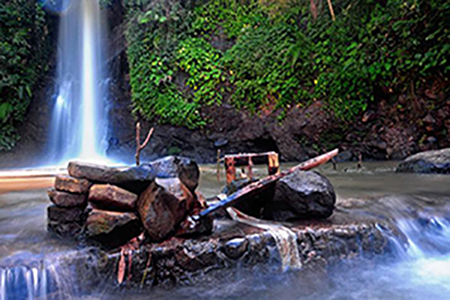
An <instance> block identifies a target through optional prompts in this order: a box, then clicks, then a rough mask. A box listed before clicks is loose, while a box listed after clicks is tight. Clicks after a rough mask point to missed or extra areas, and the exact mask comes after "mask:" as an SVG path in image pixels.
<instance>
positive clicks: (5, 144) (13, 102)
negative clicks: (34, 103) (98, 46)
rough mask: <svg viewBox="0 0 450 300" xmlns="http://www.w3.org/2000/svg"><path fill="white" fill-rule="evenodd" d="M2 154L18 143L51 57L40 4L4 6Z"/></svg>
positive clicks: (22, 1) (11, 1)
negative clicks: (21, 128) (21, 126)
mask: <svg viewBox="0 0 450 300" xmlns="http://www.w3.org/2000/svg"><path fill="white" fill-rule="evenodd" d="M0 36H1V37H2V40H1V42H0V62H1V66H2V67H1V68H0V126H1V128H2V129H1V132H0V151H1V150H9V149H11V147H12V146H13V145H14V143H15V142H16V141H17V140H18V138H19V137H18V133H17V131H16V129H15V128H16V126H18V124H20V122H21V121H22V120H23V118H24V115H25V112H26V110H27V108H28V105H29V103H30V101H31V98H32V96H33V90H34V88H35V86H36V85H37V84H38V82H39V78H40V77H41V76H42V73H43V72H45V71H46V70H47V64H46V63H44V61H46V58H47V57H48V48H46V45H47V30H46V27H45V15H44V12H43V10H42V8H41V7H40V5H39V4H37V3H35V2H34V1H27V0H7V1H6V2H3V3H1V4H0Z"/></svg>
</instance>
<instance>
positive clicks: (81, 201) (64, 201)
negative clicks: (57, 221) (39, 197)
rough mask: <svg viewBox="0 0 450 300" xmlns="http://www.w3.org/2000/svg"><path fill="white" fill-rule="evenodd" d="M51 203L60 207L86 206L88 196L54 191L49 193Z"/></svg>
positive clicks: (51, 190)
mask: <svg viewBox="0 0 450 300" xmlns="http://www.w3.org/2000/svg"><path fill="white" fill-rule="evenodd" d="M47 194H48V197H49V198H50V201H52V202H53V203H54V204H56V205H57V206H59V207H76V206H86V202H87V199H86V198H87V197H86V194H72V193H67V192H61V191H57V190H54V189H50V190H48V191H47Z"/></svg>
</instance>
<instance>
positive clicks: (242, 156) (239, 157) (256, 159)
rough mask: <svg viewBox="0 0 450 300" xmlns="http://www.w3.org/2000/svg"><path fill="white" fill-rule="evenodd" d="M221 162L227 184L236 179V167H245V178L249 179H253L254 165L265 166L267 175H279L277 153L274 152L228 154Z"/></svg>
mask: <svg viewBox="0 0 450 300" xmlns="http://www.w3.org/2000/svg"><path fill="white" fill-rule="evenodd" d="M223 160H224V165H225V170H226V174H227V184H230V183H231V182H232V181H233V180H235V179H236V167H239V166H246V167H247V172H248V174H247V176H248V177H249V178H250V179H251V178H252V177H253V170H252V167H253V166H254V165H262V164H267V167H268V173H269V175H274V174H278V173H280V163H279V160H278V153H276V152H274V151H270V152H264V153H239V154H229V155H225V156H224V158H223Z"/></svg>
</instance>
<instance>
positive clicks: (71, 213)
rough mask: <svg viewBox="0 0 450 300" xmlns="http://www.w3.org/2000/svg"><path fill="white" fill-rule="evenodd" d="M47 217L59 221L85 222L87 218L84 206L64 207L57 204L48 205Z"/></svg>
mask: <svg viewBox="0 0 450 300" xmlns="http://www.w3.org/2000/svg"><path fill="white" fill-rule="evenodd" d="M47 218H48V220H49V221H52V222H57V223H80V224H81V223H83V222H84V221H85V220H86V213H85V209H84V208H79V207H75V208H63V207H58V206H56V205H50V206H49V207H47Z"/></svg>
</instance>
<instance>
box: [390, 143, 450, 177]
mask: <svg viewBox="0 0 450 300" xmlns="http://www.w3.org/2000/svg"><path fill="white" fill-rule="evenodd" d="M396 172H404V173H437V174H450V148H446V149H442V150H433V151H425V152H421V153H417V154H414V155H412V156H410V157H408V158H406V159H405V160H404V161H403V162H401V163H400V164H399V165H398V167H397V170H396Z"/></svg>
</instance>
